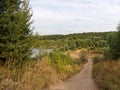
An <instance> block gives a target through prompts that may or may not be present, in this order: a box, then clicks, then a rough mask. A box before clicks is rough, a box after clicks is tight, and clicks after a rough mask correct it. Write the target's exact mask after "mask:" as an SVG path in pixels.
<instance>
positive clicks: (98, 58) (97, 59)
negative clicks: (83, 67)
mask: <svg viewBox="0 0 120 90" xmlns="http://www.w3.org/2000/svg"><path fill="white" fill-rule="evenodd" d="M101 59H102V58H101V57H100V56H98V55H97V56H94V57H93V63H94V64H96V63H98V62H100V61H101Z"/></svg>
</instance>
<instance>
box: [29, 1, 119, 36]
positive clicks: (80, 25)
mask: <svg viewBox="0 0 120 90" xmlns="http://www.w3.org/2000/svg"><path fill="white" fill-rule="evenodd" d="M31 6H32V8H33V18H32V19H33V20H34V24H33V26H34V27H35V30H34V31H37V32H39V33H40V34H54V33H55V34H57V33H58V34H59V33H62V34H67V33H74V32H88V31H90V32H91V31H108V30H110V31H111V30H115V28H116V25H117V23H118V22H119V20H120V1H119V0H32V1H31Z"/></svg>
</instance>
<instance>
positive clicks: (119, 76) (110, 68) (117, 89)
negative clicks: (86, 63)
mask: <svg viewBox="0 0 120 90" xmlns="http://www.w3.org/2000/svg"><path fill="white" fill-rule="evenodd" d="M93 77H94V78H95V81H96V82H97V83H98V84H99V85H100V86H101V87H103V89H104V90H120V61H106V62H105V61H104V62H100V63H97V64H95V65H94V67H93Z"/></svg>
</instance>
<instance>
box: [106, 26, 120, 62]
mask: <svg viewBox="0 0 120 90" xmlns="http://www.w3.org/2000/svg"><path fill="white" fill-rule="evenodd" d="M119 27H120V25H119V26H118V32H117V33H116V34H111V35H110V36H109V38H108V44H109V47H110V53H111V58H112V59H115V60H118V59H119V58H120V30H119V29H120V28H119Z"/></svg>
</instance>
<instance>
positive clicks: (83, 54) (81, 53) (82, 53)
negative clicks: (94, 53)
mask: <svg viewBox="0 0 120 90" xmlns="http://www.w3.org/2000/svg"><path fill="white" fill-rule="evenodd" d="M79 57H80V60H81V61H82V62H86V61H87V54H86V52H85V51H81V52H80V55H79Z"/></svg>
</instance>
